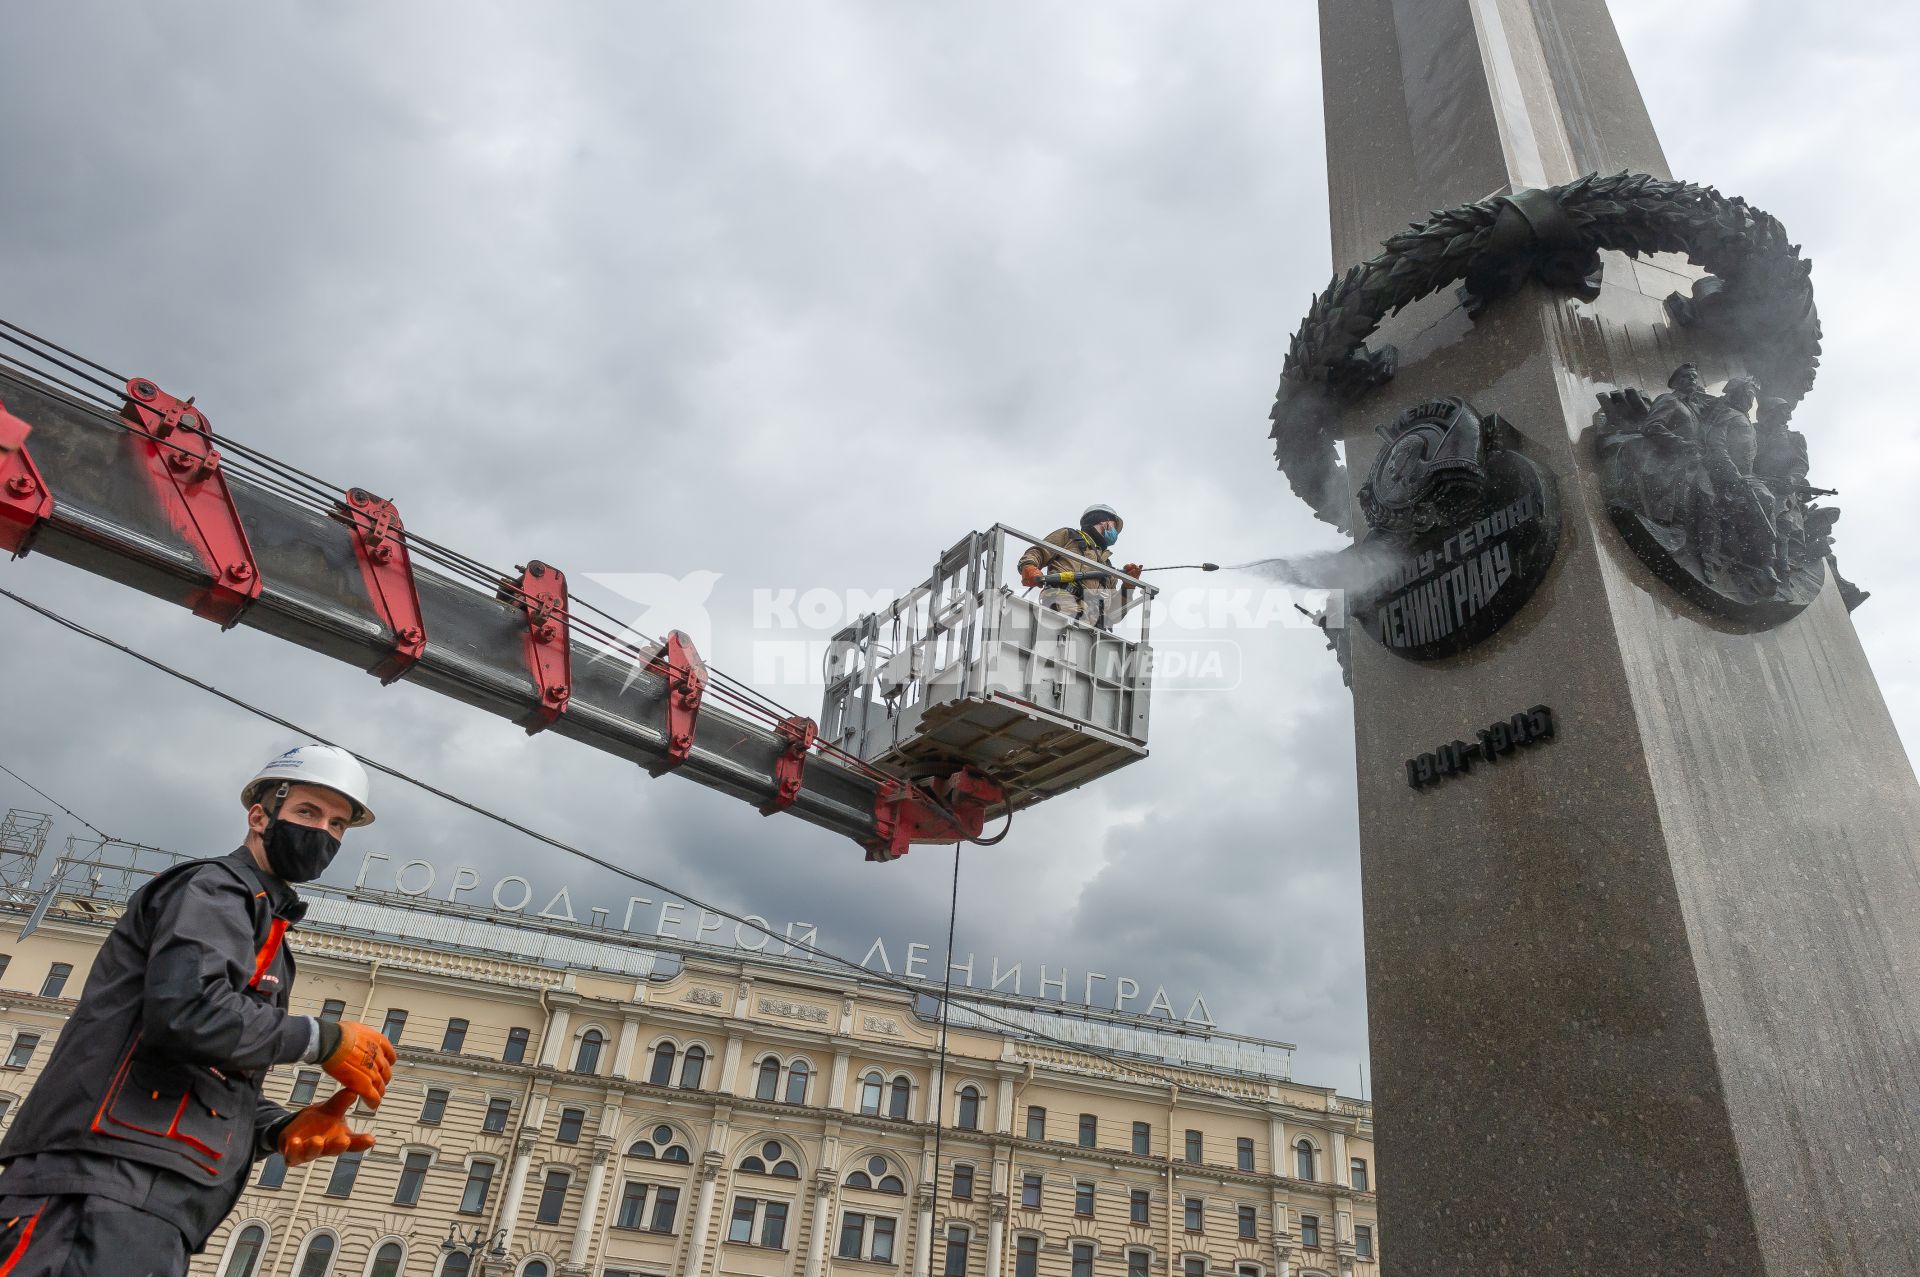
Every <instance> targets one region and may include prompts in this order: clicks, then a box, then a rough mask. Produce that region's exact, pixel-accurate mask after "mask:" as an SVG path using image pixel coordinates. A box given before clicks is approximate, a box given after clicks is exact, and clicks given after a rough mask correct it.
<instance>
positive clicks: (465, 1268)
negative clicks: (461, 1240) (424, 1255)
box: [440, 1250, 473, 1277]
mask: <svg viewBox="0 0 1920 1277" xmlns="http://www.w3.org/2000/svg"><path fill="white" fill-rule="evenodd" d="M472 1273H473V1257H472V1256H471V1255H469V1254H467V1252H466V1251H464V1250H456V1251H454V1252H453V1253H452V1254H451V1255H448V1256H447V1259H446V1262H445V1263H443V1264H441V1265H440V1277H472Z"/></svg>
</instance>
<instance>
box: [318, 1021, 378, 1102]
mask: <svg viewBox="0 0 1920 1277" xmlns="http://www.w3.org/2000/svg"><path fill="white" fill-rule="evenodd" d="M333 1027H334V1028H336V1029H338V1030H339V1031H340V1040H339V1041H338V1042H337V1043H335V1044H334V1046H333V1048H332V1049H331V1050H329V1051H328V1052H327V1053H326V1055H325V1057H324V1058H322V1059H321V1061H320V1067H321V1068H323V1069H325V1070H326V1071H327V1073H328V1075H329V1076H330V1077H332V1078H333V1080H334V1081H336V1082H338V1083H339V1084H340V1085H342V1086H344V1087H346V1088H347V1090H349V1091H351V1092H353V1093H354V1094H355V1095H357V1096H359V1097H360V1098H361V1099H363V1100H365V1101H366V1102H367V1107H368V1108H379V1107H380V1099H381V1097H382V1096H384V1095H385V1094H386V1093H387V1083H388V1082H391V1081H392V1080H393V1043H391V1042H389V1041H387V1040H386V1039H385V1038H383V1037H381V1036H380V1035H379V1034H378V1033H375V1032H374V1031H373V1030H372V1029H369V1028H368V1027H367V1026H366V1025H364V1024H356V1023H355V1022H354V1021H352V1020H342V1021H340V1023H339V1024H337V1025H334V1026H333Z"/></svg>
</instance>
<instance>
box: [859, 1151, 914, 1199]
mask: <svg viewBox="0 0 1920 1277" xmlns="http://www.w3.org/2000/svg"><path fill="white" fill-rule="evenodd" d="M847 1187H848V1188H867V1189H872V1190H873V1191H875V1192H879V1193H902V1194H904V1193H905V1192H906V1191H907V1186H906V1184H905V1183H904V1182H903V1181H902V1180H901V1178H900V1177H899V1176H898V1175H896V1174H894V1172H893V1164H892V1163H891V1162H889V1161H887V1159H886V1158H884V1157H882V1156H880V1155H879V1154H878V1153H875V1154H874V1155H873V1156H872V1157H869V1158H868V1159H867V1164H866V1166H865V1167H864V1168H862V1169H860V1170H855V1171H851V1172H849V1173H848V1175H847Z"/></svg>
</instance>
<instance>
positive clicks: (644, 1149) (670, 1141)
mask: <svg viewBox="0 0 1920 1277" xmlns="http://www.w3.org/2000/svg"><path fill="white" fill-rule="evenodd" d="M627 1156H628V1157H646V1158H658V1159H659V1160H661V1161H663V1162H679V1163H681V1164H683V1165H684V1164H685V1163H688V1162H691V1161H692V1160H693V1158H692V1157H690V1156H689V1155H688V1153H687V1149H686V1145H684V1144H676V1143H674V1133H673V1128H672V1127H671V1126H668V1125H666V1124H665V1123H664V1122H663V1123H661V1124H660V1125H659V1126H656V1127H654V1128H653V1136H652V1138H651V1139H644V1140H635V1141H634V1142H633V1144H632V1145H631V1146H630V1147H629V1148H628V1149H627Z"/></svg>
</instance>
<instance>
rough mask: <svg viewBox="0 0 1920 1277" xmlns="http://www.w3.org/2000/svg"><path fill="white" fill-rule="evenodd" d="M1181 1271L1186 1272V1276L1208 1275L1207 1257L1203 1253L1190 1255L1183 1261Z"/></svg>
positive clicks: (1205, 1276)
mask: <svg viewBox="0 0 1920 1277" xmlns="http://www.w3.org/2000/svg"><path fill="white" fill-rule="evenodd" d="M1180 1271H1181V1272H1183V1273H1185V1274H1186V1277H1207V1261H1206V1258H1205V1257H1204V1256H1201V1255H1188V1256H1187V1257H1186V1259H1185V1260H1184V1261H1182V1262H1181V1265H1180Z"/></svg>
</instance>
